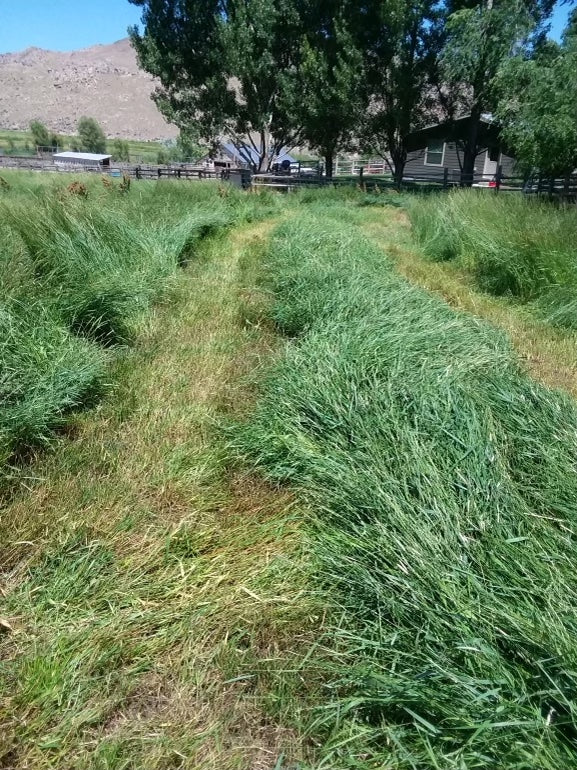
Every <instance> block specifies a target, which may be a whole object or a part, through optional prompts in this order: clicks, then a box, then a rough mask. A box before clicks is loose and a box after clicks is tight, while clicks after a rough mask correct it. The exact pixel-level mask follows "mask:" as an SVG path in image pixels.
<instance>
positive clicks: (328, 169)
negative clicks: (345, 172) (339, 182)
mask: <svg viewBox="0 0 577 770" xmlns="http://www.w3.org/2000/svg"><path fill="white" fill-rule="evenodd" d="M334 161H335V155H334V151H333V150H326V151H325V177H326V178H327V179H332V178H333V171H334Z"/></svg>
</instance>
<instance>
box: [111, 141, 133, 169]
mask: <svg viewBox="0 0 577 770" xmlns="http://www.w3.org/2000/svg"><path fill="white" fill-rule="evenodd" d="M112 157H113V158H114V160H115V161H117V162H119V163H128V162H129V161H130V145H129V144H128V142H127V141H126V139H115V140H114V141H113V142H112Z"/></svg>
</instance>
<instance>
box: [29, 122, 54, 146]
mask: <svg viewBox="0 0 577 770" xmlns="http://www.w3.org/2000/svg"><path fill="white" fill-rule="evenodd" d="M30 133H31V134H32V141H33V142H34V144H35V145H36V147H50V146H51V142H50V139H51V136H50V132H49V131H48V129H47V128H46V126H45V125H44V123H42V122H41V121H40V120H31V121H30Z"/></svg>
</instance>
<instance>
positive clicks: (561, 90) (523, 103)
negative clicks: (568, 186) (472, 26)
mask: <svg viewBox="0 0 577 770" xmlns="http://www.w3.org/2000/svg"><path fill="white" fill-rule="evenodd" d="M498 86H499V90H500V94H501V100H500V102H499V107H498V110H497V115H498V117H499V119H500V121H501V122H502V125H503V131H502V133H503V138H504V139H505V141H506V142H507V144H508V145H509V146H510V147H511V148H512V150H513V151H514V153H515V157H516V158H517V160H518V163H519V165H520V166H521V168H522V169H523V170H524V171H525V173H531V172H536V171H537V172H539V173H542V174H546V175H549V176H551V177H556V176H562V175H564V174H566V173H570V172H571V171H573V170H574V169H575V167H577V9H576V10H574V11H573V13H572V15H571V18H570V22H569V25H568V27H567V29H566V31H565V34H564V37H563V41H562V44H561V45H558V44H557V43H553V42H551V41H549V42H548V43H547V44H546V45H544V46H542V47H540V48H539V49H538V50H537V51H536V53H535V56H533V57H532V58H531V59H526V58H524V57H521V56H518V57H515V58H514V59H513V60H511V62H509V65H508V66H507V67H506V68H504V69H503V71H502V72H501V73H500V77H499V80H498Z"/></svg>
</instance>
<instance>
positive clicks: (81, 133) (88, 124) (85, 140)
mask: <svg viewBox="0 0 577 770" xmlns="http://www.w3.org/2000/svg"><path fill="white" fill-rule="evenodd" d="M78 139H79V141H80V147H81V149H82V150H84V151H85V152H98V153H105V152H106V136H105V135H104V131H103V130H102V128H101V126H100V124H99V123H98V121H97V120H96V119H95V118H87V117H83V118H80V120H79V121H78Z"/></svg>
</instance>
